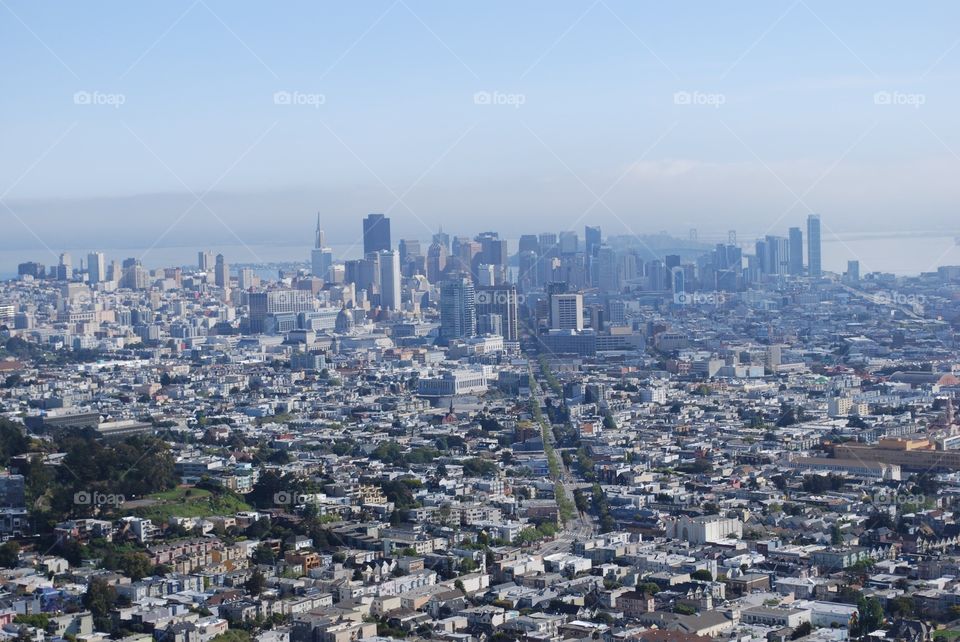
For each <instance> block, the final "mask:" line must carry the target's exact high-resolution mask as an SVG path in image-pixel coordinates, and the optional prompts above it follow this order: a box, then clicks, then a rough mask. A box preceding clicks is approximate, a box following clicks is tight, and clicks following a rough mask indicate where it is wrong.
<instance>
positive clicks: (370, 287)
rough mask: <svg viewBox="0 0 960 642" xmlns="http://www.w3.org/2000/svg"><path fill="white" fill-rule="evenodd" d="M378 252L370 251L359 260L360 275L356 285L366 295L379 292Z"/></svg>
mask: <svg viewBox="0 0 960 642" xmlns="http://www.w3.org/2000/svg"><path fill="white" fill-rule="evenodd" d="M380 276H381V274H380V252H370V253H369V254H367V255H366V256H365V257H364V258H363V259H361V260H360V275H359V277H358V280H357V287H359V288H362V289H364V290H366V291H367V295H373V294H380Z"/></svg>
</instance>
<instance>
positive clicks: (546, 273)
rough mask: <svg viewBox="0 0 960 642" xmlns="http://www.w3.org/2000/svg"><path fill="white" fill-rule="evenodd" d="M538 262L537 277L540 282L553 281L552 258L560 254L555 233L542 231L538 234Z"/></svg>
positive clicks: (558, 242) (558, 241)
mask: <svg viewBox="0 0 960 642" xmlns="http://www.w3.org/2000/svg"><path fill="white" fill-rule="evenodd" d="M539 241H540V262H539V264H538V266H537V267H538V269H537V272H538V275H537V278H538V279H539V280H540V283H549V282H550V281H553V280H554V278H553V267H554V266H553V259H555V258H558V257H559V256H560V240H559V238H558V237H557V235H556V234H553V233H551V232H544V233H543V234H541V235H540V238H539Z"/></svg>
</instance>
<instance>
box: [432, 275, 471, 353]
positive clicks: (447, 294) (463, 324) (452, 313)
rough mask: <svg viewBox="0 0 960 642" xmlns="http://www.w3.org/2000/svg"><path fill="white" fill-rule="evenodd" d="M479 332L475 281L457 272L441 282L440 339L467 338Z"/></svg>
mask: <svg viewBox="0 0 960 642" xmlns="http://www.w3.org/2000/svg"><path fill="white" fill-rule="evenodd" d="M476 334H477V310H476V300H475V293H474V289H473V282H472V281H471V280H470V277H469V276H467V275H466V274H457V275H455V276H452V277H451V278H449V279H447V280H446V281H444V282H443V283H441V284H440V341H441V342H442V343H448V342H450V341H451V340H454V339H466V338H469V337H472V336H475V335H476Z"/></svg>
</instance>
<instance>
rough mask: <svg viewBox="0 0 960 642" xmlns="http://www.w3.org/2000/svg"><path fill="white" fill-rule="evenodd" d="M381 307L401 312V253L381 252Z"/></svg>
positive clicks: (393, 251)
mask: <svg viewBox="0 0 960 642" xmlns="http://www.w3.org/2000/svg"><path fill="white" fill-rule="evenodd" d="M380 307H381V308H384V309H386V310H393V311H395V312H399V311H400V253H399V252H398V251H396V250H389V251H386V252H380Z"/></svg>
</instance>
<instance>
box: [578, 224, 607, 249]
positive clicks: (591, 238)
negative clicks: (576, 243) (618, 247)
mask: <svg viewBox="0 0 960 642" xmlns="http://www.w3.org/2000/svg"><path fill="white" fill-rule="evenodd" d="M583 238H584V243H585V247H584V250H585V251H586V253H587V256H595V255H596V253H597V250H598V249H599V248H600V245H601V244H602V243H603V240H602V238H601V235H600V226H599V225H587V226H586V227H585V228H583Z"/></svg>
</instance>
